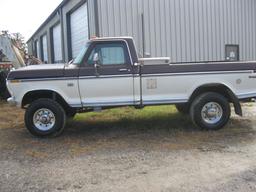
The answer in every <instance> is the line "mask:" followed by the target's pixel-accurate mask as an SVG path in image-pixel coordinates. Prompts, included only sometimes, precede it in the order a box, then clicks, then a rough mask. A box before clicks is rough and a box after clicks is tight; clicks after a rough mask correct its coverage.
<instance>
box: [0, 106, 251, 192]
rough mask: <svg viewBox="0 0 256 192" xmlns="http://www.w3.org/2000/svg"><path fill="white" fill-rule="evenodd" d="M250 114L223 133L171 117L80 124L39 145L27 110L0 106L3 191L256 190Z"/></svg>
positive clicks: (0, 183)
mask: <svg viewBox="0 0 256 192" xmlns="http://www.w3.org/2000/svg"><path fill="white" fill-rule="evenodd" d="M244 112H245V116H244V117H243V118H240V117H237V116H232V120H231V122H230V124H229V125H228V126H227V127H226V128H225V129H223V130H221V131H217V132H206V131H201V130H198V129H197V128H195V127H194V126H193V125H191V123H190V121H189V119H188V118H184V117H182V116H181V115H179V114H173V115H169V117H168V118H169V120H170V121H168V123H166V124H163V126H162V127H161V128H160V129H159V128H158V129H155V128H154V126H152V125H150V124H151V123H150V122H148V129H145V128H144V127H143V128H142V127H140V126H139V123H138V122H136V121H129V119H128V121H127V124H128V125H127V126H117V125H118V124H115V122H109V123H98V124H97V126H93V124H88V123H87V122H86V121H80V120H79V121H78V120H77V121H73V122H69V123H68V125H67V129H66V131H65V133H64V134H63V135H62V136H61V137H59V138H55V139H37V138H34V137H33V136H31V135H30V134H28V132H27V131H26V129H25V128H24V124H23V111H21V110H18V109H16V108H12V107H9V106H8V105H7V104H5V103H0V191H1V192H16V191H17V192H18V191H33V192H36V191H51V192H52V191H75V192H76V191H86V192H87V191H88V192H91V191H93V192H99V191H100V192H101V191H107V192H108V191H109V192H110V191H111V192H123V191H125V192H126V191H128V192H129V191H131V192H135V191H146V192H151V191H152V192H158V191H159V192H175V191H178V192H183V191H184V192H185V191H202V192H205V191H216V192H222V191H225V192H230V191H241V192H250V191H252V192H255V191H256V124H255V122H256V105H254V104H249V105H246V106H244ZM163 120H164V118H163ZM172 120H173V121H176V123H171V122H172ZM145 121H146V122H145V123H147V121H148V120H145ZM177 121H178V123H177ZM114 125H115V126H114ZM180 127H183V128H180Z"/></svg>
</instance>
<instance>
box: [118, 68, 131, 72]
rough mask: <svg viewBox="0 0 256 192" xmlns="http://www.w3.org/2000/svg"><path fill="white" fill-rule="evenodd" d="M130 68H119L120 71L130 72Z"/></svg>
mask: <svg viewBox="0 0 256 192" xmlns="http://www.w3.org/2000/svg"><path fill="white" fill-rule="evenodd" d="M130 71H131V70H130V69H119V72H130Z"/></svg>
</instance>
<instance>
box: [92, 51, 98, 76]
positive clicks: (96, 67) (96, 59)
mask: <svg viewBox="0 0 256 192" xmlns="http://www.w3.org/2000/svg"><path fill="white" fill-rule="evenodd" d="M99 60H100V59H99V54H98V53H94V55H93V62H94V69H95V75H96V76H97V77H98V76H100V74H99V67H100V64H99Z"/></svg>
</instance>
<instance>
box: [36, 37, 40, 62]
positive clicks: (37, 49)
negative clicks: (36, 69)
mask: <svg viewBox="0 0 256 192" xmlns="http://www.w3.org/2000/svg"><path fill="white" fill-rule="evenodd" d="M35 49H36V57H37V58H38V59H40V58H41V57H40V47H39V41H38V40H36V42H35Z"/></svg>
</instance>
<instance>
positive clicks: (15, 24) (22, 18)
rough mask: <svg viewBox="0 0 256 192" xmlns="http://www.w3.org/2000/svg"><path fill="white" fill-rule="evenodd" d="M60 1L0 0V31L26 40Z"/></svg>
mask: <svg viewBox="0 0 256 192" xmlns="http://www.w3.org/2000/svg"><path fill="white" fill-rule="evenodd" d="M61 2H62V0H0V31H2V30H8V31H9V32H11V33H17V32H19V33H21V34H22V35H23V36H24V37H25V40H28V39H29V38H30V37H31V36H32V35H33V33H34V32H35V31H36V30H37V29H38V27H39V26H40V25H41V24H42V23H43V22H44V21H45V20H46V19H47V17H48V16H49V15H50V14H51V13H52V12H53V11H54V9H55V8H56V7H57V6H58V5H59V4H60V3H61Z"/></svg>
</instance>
